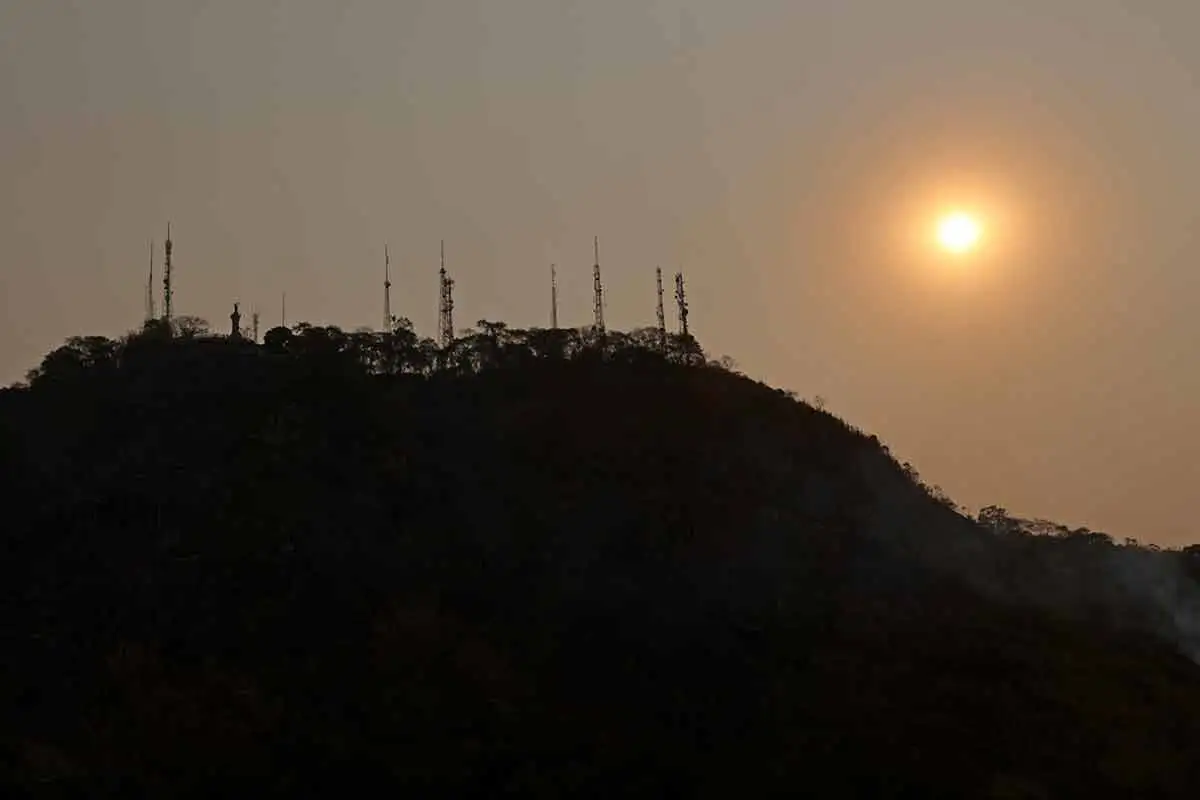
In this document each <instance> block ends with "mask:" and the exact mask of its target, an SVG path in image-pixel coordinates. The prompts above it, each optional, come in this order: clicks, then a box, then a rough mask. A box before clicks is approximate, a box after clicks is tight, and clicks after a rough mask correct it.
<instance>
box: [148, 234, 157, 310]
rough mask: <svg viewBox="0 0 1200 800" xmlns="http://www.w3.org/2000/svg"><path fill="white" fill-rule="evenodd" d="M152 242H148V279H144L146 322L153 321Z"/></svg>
mask: <svg viewBox="0 0 1200 800" xmlns="http://www.w3.org/2000/svg"><path fill="white" fill-rule="evenodd" d="M154 317H155V311H154V240H153V239H151V240H150V277H149V278H147V279H146V322H149V321H150V320H152V319H154Z"/></svg>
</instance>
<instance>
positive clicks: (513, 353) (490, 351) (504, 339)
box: [26, 317, 733, 386]
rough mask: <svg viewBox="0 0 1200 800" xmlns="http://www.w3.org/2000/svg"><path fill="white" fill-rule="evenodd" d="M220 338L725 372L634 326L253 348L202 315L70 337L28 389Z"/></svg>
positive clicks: (440, 369) (348, 363) (408, 364)
mask: <svg viewBox="0 0 1200 800" xmlns="http://www.w3.org/2000/svg"><path fill="white" fill-rule="evenodd" d="M197 341H203V342H223V343H226V344H230V345H238V346H241V347H244V348H248V349H254V350H259V351H261V352H262V353H263V354H267V355H274V356H292V357H295V358H296V359H300V360H303V361H304V362H306V363H308V364H310V365H311V366H312V367H314V368H317V369H320V368H329V367H338V366H340V367H343V368H350V369H352V370H354V371H358V372H361V373H363V374H368V375H417V376H432V375H435V374H460V375H461V374H471V373H478V372H483V371H486V370H489V369H499V368H520V367H523V366H530V365H534V364H538V363H546V362H555V361H572V360H594V361H608V362H616V363H624V364H653V363H674V364H686V365H705V364H707V365H708V366H712V367H719V368H723V369H732V368H733V363H732V361H730V360H729V359H728V358H723V359H720V360H714V361H708V358H707V356H706V354H705V352H704V350H703V348H701V347H700V345H699V343H698V342H697V341H696V339H695V337H693V336H691V335H683V334H677V333H671V332H667V331H660V330H659V329H657V328H639V329H636V330H633V331H629V332H623V331H611V330H610V331H599V330H596V329H593V328H553V329H551V328H529V329H522V328H510V327H509V326H508V325H507V324H505V323H503V322H492V321H489V320H479V321H478V322H477V323H476V326H475V327H474V328H468V329H466V330H463V331H461V332H460V333H459V335H458V336H457V337H456V338H455V339H454V340H453V341H452V342H450V343H448V344H446V345H442V344H440V343H438V342H436V341H434V340H433V339H430V338H427V337H423V336H420V335H419V334H417V333H416V331H415V330H414V329H413V325H412V322H411V321H409V320H408V319H405V318H397V319H396V320H395V322H394V326H393V329H392V330H391V331H385V332H377V331H371V330H358V331H352V332H347V331H344V330H342V329H341V328H338V327H336V326H332V325H312V324H309V323H300V324H297V325H295V326H293V327H282V326H280V327H276V328H271V329H270V330H268V331H267V332H266V334H265V335H264V336H263V341H262V344H261V345H258V344H256V343H255V342H253V341H252V340H250V339H249V338H248V337H247V336H246V335H245V333H240V334H239V335H237V336H214V335H213V334H212V333H210V331H209V326H208V324H207V323H206V322H204V321H203V320H200V319H197V318H194V317H184V318H180V319H179V320H176V321H173V322H172V323H170V324H168V323H165V322H163V321H161V320H152V321H150V322H148V323H147V324H146V325H145V327H144V328H143V329H142V330H140V331H136V332H133V333H130V334H128V335H126V336H123V337H121V338H118V339H110V338H107V337H103V336H77V337H72V338H70V339H68V340H67V341H66V342H65V343H64V344H63V345H62V346H61V347H58V348H56V349H55V350H53V351H52V352H50V353H49V354H48V355H47V356H46V357H45V358H44V359H43V360H42V363H41V364H40V365H39V366H38V367H37V368H36V369H34V370H31V371H30V372H29V373H28V374H27V376H26V380H27V382H28V383H29V385H31V386H37V385H43V384H48V383H56V382H63V381H67V382H70V381H72V380H75V379H79V378H83V377H84V376H94V375H96V374H99V373H103V372H105V371H107V370H112V369H115V368H119V367H120V366H121V365H122V364H125V363H127V362H129V361H131V360H133V361H136V360H138V359H139V357H141V356H152V355H153V354H155V353H162V352H164V347H165V346H167V345H168V344H170V343H176V344H182V343H192V342H197Z"/></svg>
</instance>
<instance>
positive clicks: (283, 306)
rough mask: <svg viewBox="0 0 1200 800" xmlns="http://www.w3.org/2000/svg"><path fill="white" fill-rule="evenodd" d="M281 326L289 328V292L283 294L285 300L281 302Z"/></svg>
mask: <svg viewBox="0 0 1200 800" xmlns="http://www.w3.org/2000/svg"><path fill="white" fill-rule="evenodd" d="M279 325H280V327H283V328H286V327H287V292H284V293H283V300H282V301H281V302H280V308H279Z"/></svg>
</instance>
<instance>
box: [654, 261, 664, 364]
mask: <svg viewBox="0 0 1200 800" xmlns="http://www.w3.org/2000/svg"><path fill="white" fill-rule="evenodd" d="M654 278H655V282H656V284H657V285H658V349H660V350H662V351H663V352H666V350H667V314H666V312H665V311H664V310H663V282H662V267H655V268H654Z"/></svg>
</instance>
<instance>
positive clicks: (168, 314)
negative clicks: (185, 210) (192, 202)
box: [163, 222, 175, 325]
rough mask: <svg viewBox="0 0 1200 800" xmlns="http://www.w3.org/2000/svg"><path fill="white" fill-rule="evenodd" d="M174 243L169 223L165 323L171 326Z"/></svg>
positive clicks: (166, 250)
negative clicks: (172, 254) (172, 252)
mask: <svg viewBox="0 0 1200 800" xmlns="http://www.w3.org/2000/svg"><path fill="white" fill-rule="evenodd" d="M174 246H175V245H174V243H173V242H172V241H171V223H170V222H168V223H167V241H166V244H165V245H164V255H163V322H165V323H167V324H168V325H170V324H171V312H172V300H173V299H174V294H173V293H172V291H171V251H172V249H173V248H174Z"/></svg>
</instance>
